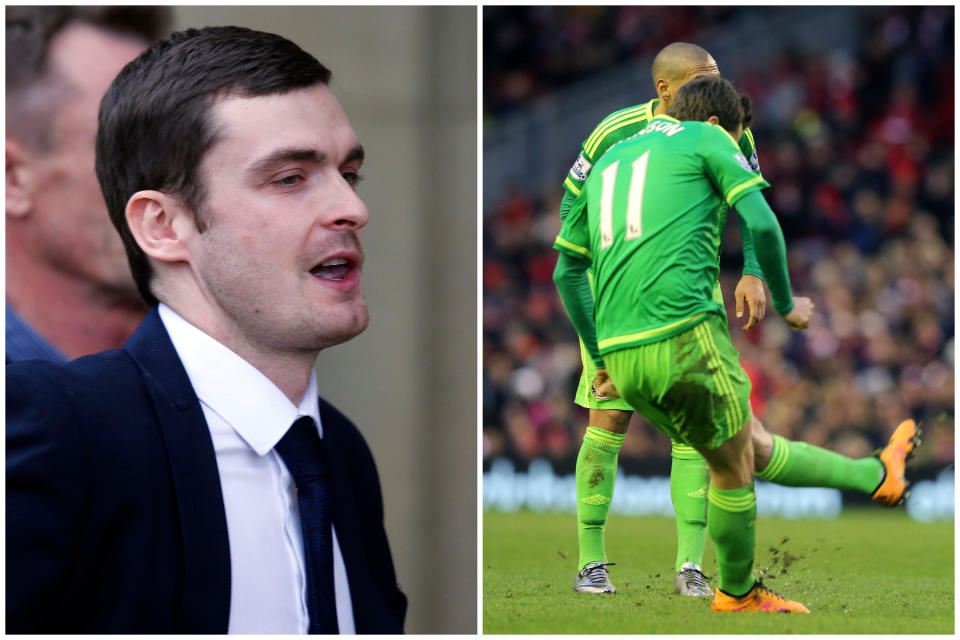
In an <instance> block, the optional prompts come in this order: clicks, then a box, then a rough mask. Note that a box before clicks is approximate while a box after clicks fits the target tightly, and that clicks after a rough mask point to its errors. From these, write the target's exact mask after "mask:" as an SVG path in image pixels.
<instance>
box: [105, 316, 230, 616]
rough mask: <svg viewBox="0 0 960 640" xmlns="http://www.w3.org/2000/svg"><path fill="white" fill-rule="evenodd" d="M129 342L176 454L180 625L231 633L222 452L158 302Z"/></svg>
mask: <svg viewBox="0 0 960 640" xmlns="http://www.w3.org/2000/svg"><path fill="white" fill-rule="evenodd" d="M124 348H125V349H126V350H127V352H129V353H130V355H131V356H132V357H133V359H134V360H135V361H136V362H137V364H138V365H139V366H140V368H141V370H142V371H143V378H144V382H145V383H146V386H147V389H148V390H149V393H150V397H151V400H152V402H153V405H154V409H155V411H156V416H157V421H158V423H159V426H160V432H161V434H162V437H163V440H164V443H165V445H166V447H167V457H168V459H169V461H170V475H171V478H172V480H173V486H174V491H175V493H176V500H177V506H178V510H179V514H180V531H181V533H182V536H183V552H184V566H183V593H182V598H183V600H182V606H181V619H180V630H181V632H189V633H218V634H219V633H226V632H227V625H228V621H229V617H230V547H229V540H228V537H227V520H226V515H225V511H224V507H223V494H222V492H221V489H220V475H219V473H218V471H217V460H216V454H215V453H214V450H213V442H212V440H211V438H210V431H209V429H208V427H207V423H206V421H205V420H204V417H203V410H202V409H201V407H200V403H199V401H198V399H197V396H196V394H195V393H194V391H193V387H191V386H190V379H189V378H188V377H187V372H186V371H185V370H184V368H183V364H182V363H181V362H180V358H179V357H178V356H177V352H176V350H175V349H174V348H173V343H172V342H171V341H170V337H169V335H167V331H166V329H165V328H164V326H163V322H162V321H161V320H160V315H159V313H158V312H157V308H156V307H154V308H153V309H152V310H151V311H150V313H149V314H148V315H147V318H146V320H144V322H143V324H142V325H140V328H139V329H137V331H136V333H134V334H133V336H131V337H130V339H129V340H128V341H127V343H126V345H124Z"/></svg>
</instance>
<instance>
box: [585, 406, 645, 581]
mask: <svg viewBox="0 0 960 640" xmlns="http://www.w3.org/2000/svg"><path fill="white" fill-rule="evenodd" d="M631 415H633V414H632V412H630V411H620V410H609V411H601V410H596V409H591V410H590V426H588V427H587V430H586V433H585V434H584V436H583V444H582V445H581V446H580V453H579V454H578V455H577V467H576V482H577V534H578V538H579V542H580V563H579V566H578V568H579V569H583V568H584V567H585V566H586V565H587V564H589V563H591V562H597V563H606V561H607V554H606V549H605V546H604V542H605V540H604V538H605V536H604V533H605V529H606V525H607V515H608V514H609V512H610V502H611V501H612V500H613V487H614V481H615V480H616V477H617V456H618V454H619V453H620V447H621V446H622V445H623V440H624V437H625V434H626V431H627V425H628V424H629V422H630V416H631Z"/></svg>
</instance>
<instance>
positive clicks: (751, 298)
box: [734, 129, 767, 331]
mask: <svg viewBox="0 0 960 640" xmlns="http://www.w3.org/2000/svg"><path fill="white" fill-rule="evenodd" d="M738 146H739V147H740V151H741V152H742V153H743V156H744V158H746V159H747V164H748V166H749V167H750V170H751V171H753V172H754V173H756V174H757V175H761V174H760V162H759V160H758V159H757V149H756V144H755V143H754V140H753V133H752V132H751V131H750V129H744V131H743V135H741V136H740V141H739V143H738ZM737 224H738V225H739V227H740V242H741V246H742V249H743V273H742V275H741V277H740V282H738V283H737V288H736V289H735V290H734V300H735V303H736V312H737V317H738V318H742V317H743V307H744V303H746V307H747V310H748V311H749V313H750V315H749V317H748V318H747V322H746V324H744V325H743V330H744V331H749V330H750V329H752V328H753V327H755V326H757V325H758V324H760V321H761V320H763V317H764V315H766V311H767V294H766V292H765V291H764V290H763V270H762V269H761V268H760V263H759V262H758V261H757V254H756V251H755V250H754V248H753V237H752V236H751V235H750V231H749V229H748V228H747V226H746V224H745V223H744V221H743V217H742V216H741V215H739V213H738V214H737Z"/></svg>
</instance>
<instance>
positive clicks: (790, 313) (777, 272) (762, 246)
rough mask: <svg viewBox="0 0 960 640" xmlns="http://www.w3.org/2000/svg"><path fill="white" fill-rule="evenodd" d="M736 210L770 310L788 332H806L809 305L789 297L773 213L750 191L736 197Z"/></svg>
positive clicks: (784, 259)
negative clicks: (769, 300) (764, 278)
mask: <svg viewBox="0 0 960 640" xmlns="http://www.w3.org/2000/svg"><path fill="white" fill-rule="evenodd" d="M737 211H738V213H739V214H740V217H741V218H742V219H743V220H744V222H745V223H746V225H747V227H748V229H749V234H750V237H751V239H752V240H753V245H754V247H755V249H756V253H757V260H758V261H759V263H760V267H761V268H762V269H763V273H764V274H765V275H766V276H767V285H768V286H769V287H770V294H771V295H772V296H773V308H774V309H776V310H777V313H779V314H780V315H781V316H783V319H784V320H785V321H786V322H787V324H788V325H790V328H791V329H795V330H799V329H806V328H807V326H809V324H810V316H811V314H812V313H813V302H811V301H810V299H809V298H794V297H793V292H792V291H791V289H790V274H789V271H788V269H787V246H786V243H785V242H784V239H783V231H781V229H780V223H779V222H777V217H776V216H775V215H774V214H773V210H772V209H770V205H768V204H767V201H766V200H765V199H764V197H763V196H762V195H761V194H760V193H759V192H756V191H753V192H750V193H748V194H746V195H745V196H743V197H742V198H740V200H739V201H738V202H737Z"/></svg>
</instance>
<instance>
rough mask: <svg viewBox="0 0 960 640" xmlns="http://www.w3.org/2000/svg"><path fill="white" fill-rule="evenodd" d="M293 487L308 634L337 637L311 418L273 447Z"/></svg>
mask: <svg viewBox="0 0 960 640" xmlns="http://www.w3.org/2000/svg"><path fill="white" fill-rule="evenodd" d="M274 449H276V451H277V453H279V454H280V457H281V458H282V459H283V463H284V464H285V465H287V470H288V471H290V475H292V476H293V480H294V482H295V483H296V485H297V502H298V504H299V505H300V528H301V529H302V531H303V550H304V555H305V556H306V562H307V611H308V612H309V613H310V627H309V633H324V634H326V633H338V631H339V628H338V626H337V607H336V599H335V598H334V587H333V536H332V534H331V531H330V520H331V517H332V510H333V506H332V501H331V495H330V485H329V473H330V470H329V467H328V466H327V455H326V452H325V450H324V446H323V440H321V439H320V435H319V434H318V433H317V427H316V426H315V425H314V423H313V418H310V417H307V416H304V417H302V418H298V419H297V421H296V422H294V423H293V426H292V427H290V430H289V431H287V433H286V435H284V436H283V437H282V438H281V439H280V442H278V443H277V446H276V447H274Z"/></svg>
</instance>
